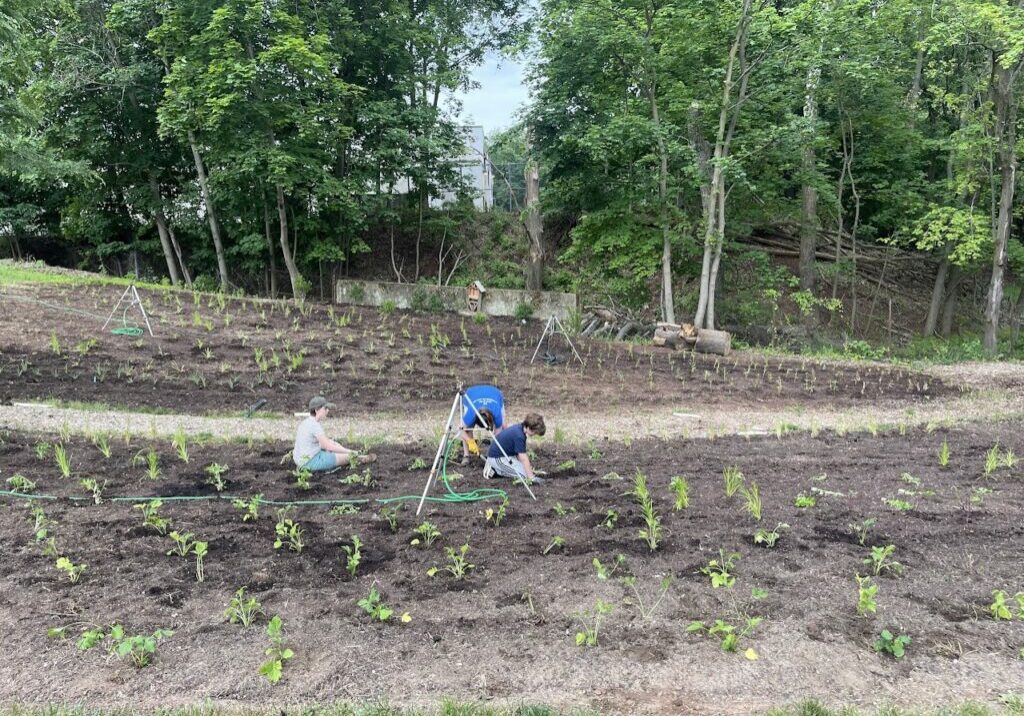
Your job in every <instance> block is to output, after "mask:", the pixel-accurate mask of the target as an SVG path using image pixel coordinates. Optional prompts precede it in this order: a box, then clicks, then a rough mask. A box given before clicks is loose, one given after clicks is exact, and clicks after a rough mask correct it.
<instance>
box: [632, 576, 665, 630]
mask: <svg viewBox="0 0 1024 716" xmlns="http://www.w3.org/2000/svg"><path fill="white" fill-rule="evenodd" d="M619 582H621V583H622V584H623V585H624V586H625V587H626V588H627V589H629V590H630V591H631V592H632V593H633V596H632V597H626V598H625V599H624V600H623V603H624V604H626V605H629V606H635V607H636V608H637V611H639V612H640V618H641V619H643V620H644V621H645V622H650V621H652V620H653V619H654V612H655V611H657V609H658V605H660V604H661V602H662V600H663V599H664V598H665V595H666V594H668V590H669V588H670V587H671V586H672V576H671V575H665V576H664V577H662V578H661V583H660V585H659V586H658V589H657V591H656V592H655V594H654V596H653V597H652V598H651V600H648V601H644V598H643V594H642V593H641V592H640V589H639V588H638V587H637V586H636V577H634V576H632V575H630V576H628V577H620V578H619Z"/></svg>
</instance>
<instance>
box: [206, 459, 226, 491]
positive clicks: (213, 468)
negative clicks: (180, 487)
mask: <svg viewBox="0 0 1024 716" xmlns="http://www.w3.org/2000/svg"><path fill="white" fill-rule="evenodd" d="M227 471H228V466H227V465H221V464H220V463H216V462H215V463H213V464H212V465H207V466H206V474H207V475H209V477H208V478H206V484H207V485H211V486H213V489H215V490H216V491H217V492H224V488H225V487H227V482H226V481H225V480H224V477H223V476H224V473H225V472H227Z"/></svg>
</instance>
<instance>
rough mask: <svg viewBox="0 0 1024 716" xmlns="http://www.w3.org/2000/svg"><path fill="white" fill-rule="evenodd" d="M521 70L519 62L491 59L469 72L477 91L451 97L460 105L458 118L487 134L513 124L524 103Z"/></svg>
mask: <svg viewBox="0 0 1024 716" xmlns="http://www.w3.org/2000/svg"><path fill="white" fill-rule="evenodd" d="M524 70H525V68H524V66H523V65H522V64H521V63H519V62H514V61H512V60H509V59H505V58H501V57H497V56H492V57H488V58H487V60H486V61H485V62H484V64H482V65H481V66H479V67H477V68H476V70H475V71H474V72H473V79H474V80H475V81H476V82H477V83H479V84H480V87H479V88H478V89H475V90H471V91H469V92H460V93H458V94H457V95H455V97H456V99H458V100H460V101H461V102H462V112H461V113H460V115H459V116H460V117H461V118H462V120H463V121H465V122H466V123H467V124H482V125H483V127H484V131H485V132H486V133H487V134H492V133H493V132H495V131H497V130H499V129H503V128H505V127H508V126H510V125H512V124H513V123H514V122H515V117H514V115H515V113H516V111H517V110H519V109H522V107H523V106H524V105H525V104H526V100H527V95H528V92H527V87H526V83H525V80H524V77H523V72H524Z"/></svg>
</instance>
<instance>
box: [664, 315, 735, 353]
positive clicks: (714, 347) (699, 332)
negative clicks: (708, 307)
mask: <svg viewBox="0 0 1024 716" xmlns="http://www.w3.org/2000/svg"><path fill="white" fill-rule="evenodd" d="M651 342H652V343H653V344H654V345H656V346H664V347H666V348H671V349H673V350H693V351H696V352H698V353H713V354H715V355H720V356H727V355H729V352H730V351H731V350H732V334H730V333H728V332H726V331H712V330H708V329H707V328H696V327H695V326H693V325H692V324H690V323H683V324H679V323H658V324H657V326H656V327H655V329H654V339H653V340H652V341H651Z"/></svg>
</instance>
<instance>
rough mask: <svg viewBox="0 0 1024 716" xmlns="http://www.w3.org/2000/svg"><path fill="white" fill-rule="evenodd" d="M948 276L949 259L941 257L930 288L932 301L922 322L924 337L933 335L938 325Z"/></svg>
mask: <svg viewBox="0 0 1024 716" xmlns="http://www.w3.org/2000/svg"><path fill="white" fill-rule="evenodd" d="M948 275H949V257H948V256H943V257H942V263H940V264H939V270H938V271H937V272H936V273H935V284H934V285H933V286H932V301H931V303H930V304H929V306H928V317H927V318H926V319H925V321H924V335H925V337H928V336H933V335H935V329H936V327H937V326H938V324H939V311H940V310H941V308H942V299H943V298H944V297H945V295H946V277H947V276H948Z"/></svg>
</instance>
